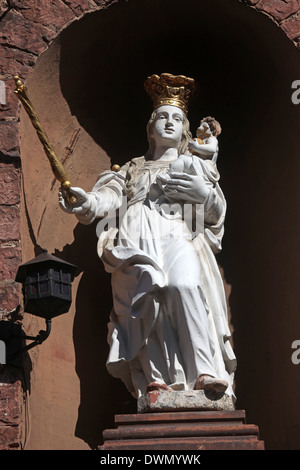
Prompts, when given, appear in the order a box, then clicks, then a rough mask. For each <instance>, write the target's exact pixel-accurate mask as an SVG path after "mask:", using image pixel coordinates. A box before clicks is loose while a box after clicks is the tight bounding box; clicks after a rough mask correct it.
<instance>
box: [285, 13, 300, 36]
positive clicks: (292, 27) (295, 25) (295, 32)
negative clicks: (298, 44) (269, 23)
mask: <svg viewBox="0 0 300 470" xmlns="http://www.w3.org/2000/svg"><path fill="white" fill-rule="evenodd" d="M281 27H282V29H283V30H284V31H285V32H286V34H287V36H288V37H289V38H290V39H292V40H294V39H297V38H299V37H300V14H297V15H295V16H291V17H290V18H288V19H287V20H285V21H283V22H282V23H281Z"/></svg>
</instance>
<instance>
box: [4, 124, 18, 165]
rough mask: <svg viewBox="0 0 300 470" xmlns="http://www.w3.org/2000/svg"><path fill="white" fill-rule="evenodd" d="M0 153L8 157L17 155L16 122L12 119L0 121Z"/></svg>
mask: <svg viewBox="0 0 300 470" xmlns="http://www.w3.org/2000/svg"><path fill="white" fill-rule="evenodd" d="M0 142H1V147H0V153H2V154H3V155H4V156H8V157H19V155H20V146H19V137H18V124H17V123H16V122H14V121H7V122H5V121H2V122H0Z"/></svg>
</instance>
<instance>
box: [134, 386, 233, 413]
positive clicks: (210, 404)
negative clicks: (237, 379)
mask: <svg viewBox="0 0 300 470" xmlns="http://www.w3.org/2000/svg"><path fill="white" fill-rule="evenodd" d="M137 410H138V413H144V412H149V411H171V410H177V411H179V410H215V411H220V410H234V404H233V401H232V398H231V397H229V396H228V395H225V394H216V393H208V392H204V391H203V390H190V391H185V390H183V391H175V390H174V391H173V392H168V391H165V390H161V391H160V390H159V391H153V392H149V393H146V394H145V395H143V396H141V397H140V398H138V401H137Z"/></svg>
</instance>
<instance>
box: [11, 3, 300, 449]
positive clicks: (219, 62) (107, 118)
mask: <svg viewBox="0 0 300 470" xmlns="http://www.w3.org/2000/svg"><path fill="white" fill-rule="evenodd" d="M166 71H167V72H170V73H174V74H185V75H188V76H192V77H194V78H196V79H197V81H198V83H199V93H198V95H197V97H196V98H195V100H194V102H193V104H192V106H191V109H190V114H189V116H190V122H191V128H192V131H193V132H194V131H195V129H196V127H197V125H198V122H199V120H200V119H201V118H202V117H203V116H206V115H213V116H215V117H216V118H217V119H218V120H219V121H220V122H221V125H222V128H223V132H222V135H221V137H220V146H221V151H220V156H219V165H218V166H219V170H220V172H221V183H222V188H223V191H224V193H225V196H226V198H227V201H228V215H227V223H226V233H225V238H224V243H223V252H222V254H221V255H220V256H219V257H218V260H219V263H220V266H221V267H222V271H223V273H224V279H225V282H226V285H227V288H228V293H229V295H228V302H229V306H230V315H231V326H232V329H233V342H234V347H235V351H236V354H237V356H238V371H237V375H236V393H237V396H238V403H237V406H238V407H239V408H243V409H246V412H247V417H248V420H249V421H251V422H255V423H256V424H258V425H259V427H260V430H261V434H262V436H261V438H262V439H264V440H265V441H266V445H267V446H268V448H286V447H288V448H295V447H296V446H297V432H298V430H297V426H298V421H299V419H298V418H299V415H300V408H299V405H298V403H297V398H296V394H295V393H294V390H295V388H296V387H297V386H299V385H300V383H298V382H299V380H300V379H299V374H298V373H297V372H298V371H297V368H296V366H295V365H294V364H293V363H292V362H291V353H292V351H291V343H292V341H293V340H294V339H297V338H296V337H295V335H296V336H297V334H298V333H297V331H298V330H297V328H298V305H299V293H298V288H297V286H298V283H299V270H298V266H299V254H298V238H299V231H300V226H299V225H300V224H299V218H298V207H299V185H298V184H297V179H298V175H299V163H298V162H299V159H298V154H297V144H298V142H297V140H298V137H297V131H296V128H297V126H298V120H299V108H297V106H295V105H294V104H293V103H292V101H291V94H292V89H291V84H292V82H293V81H294V80H296V79H297V78H299V56H298V51H297V50H296V48H295V47H294V45H293V44H292V42H291V41H290V40H289V39H288V38H287V37H286V36H285V34H284V32H283V31H282V30H281V29H279V28H278V27H277V26H276V25H275V24H274V23H273V22H271V21H270V19H269V18H268V17H267V16H264V15H261V14H259V13H257V11H255V10H253V9H249V8H246V7H245V5H242V4H240V3H238V2H236V1H228V2H224V1H222V0H212V1H210V2H196V1H195V0H186V1H185V2H184V7H183V6H182V2H179V1H177V0H176V1H174V0H172V1H171V0H165V1H164V2H159V1H150V0H144V1H143V2H140V1H139V2H138V1H134V0H132V1H131V2H118V3H114V4H112V5H111V6H110V7H109V8H106V9H104V10H99V11H95V12H93V13H89V14H86V15H85V16H83V17H82V18H81V19H80V20H78V21H75V22H73V23H71V24H70V25H69V26H68V27H66V28H65V29H64V30H63V31H62V32H61V33H60V34H59V36H58V37H57V38H56V39H55V40H54V41H53V42H52V43H51V45H50V46H49V47H48V48H47V50H46V51H45V52H44V53H43V54H41V55H40V56H39V58H38V60H37V62H36V65H35V67H34V69H33V71H32V73H31V74H30V76H29V78H28V80H27V85H28V89H29V93H30V96H31V99H32V101H33V103H34V105H35V107H36V111H37V113H38V115H39V116H40V120H41V122H42V124H43V126H44V128H45V129H46V131H47V134H48V136H49V138H50V140H51V141H52V143H53V145H54V147H55V149H56V152H57V154H58V156H59V157H61V158H64V157H66V160H65V166H66V169H67V172H68V174H69V178H70V180H71V182H72V184H73V185H74V186H76V185H79V186H82V187H83V188H84V189H86V190H89V189H91V188H92V186H93V184H94V182H95V180H96V177H97V174H98V173H100V172H101V171H102V170H104V169H107V168H109V167H110V165H111V164H113V163H119V164H122V163H124V162H126V161H127V160H128V159H130V158H132V157H135V156H139V155H142V154H143V153H144V152H145V150H146V149H147V142H146V133H145V126H146V123H147V120H148V118H149V115H150V112H151V103H150V100H149V97H148V96H147V95H146V93H145V92H144V89H143V81H144V79H145V78H146V76H147V75H149V74H152V73H158V74H159V73H162V72H166ZM20 133H21V158H22V174H23V189H24V197H23V205H22V256H23V259H26V260H28V259H29V258H31V257H32V256H34V254H37V253H38V252H39V250H40V249H41V248H47V249H48V251H50V252H52V253H54V254H56V255H57V256H61V257H62V258H64V259H65V260H66V261H70V262H72V263H75V264H77V265H78V266H79V268H80V275H79V276H78V277H77V278H76V281H75V283H74V302H73V306H72V308H71V310H70V312H69V313H68V314H67V315H65V316H63V317H59V318H57V319H55V321H54V325H53V333H52V334H51V337H50V338H49V339H48V340H47V342H46V343H45V344H44V345H43V346H42V347H41V348H39V349H38V350H35V351H33V352H32V354H31V361H32V363H33V364H32V372H31V374H30V415H29V421H30V433H29V436H28V439H27V448H28V449H70V448H74V449H79V448H95V447H96V446H97V445H98V444H99V443H100V442H101V431H102V429H104V428H106V427H108V426H111V424H112V419H113V415H114V414H116V413H119V412H132V411H135V403H134V401H133V400H132V398H131V397H130V396H129V394H128V393H127V391H126V390H125V389H124V387H123V385H122V384H121V383H119V382H118V381H115V380H114V379H112V378H111V377H109V376H108V374H107V372H106V370H105V360H106V355H107V351H108V349H107V345H106V323H107V320H108V315H109V311H110V307H111V296H110V282H109V277H108V275H107V274H106V273H105V272H104V270H103V268H102V265H101V263H100V261H99V260H98V259H97V256H96V242H97V237H96V224H93V225H92V226H89V227H86V226H79V225H78V224H77V223H76V220H75V219H74V218H72V217H68V216H67V215H65V214H64V213H62V212H61V211H60V209H59V208H58V204H57V191H58V183H55V182H54V181H53V177H52V174H51V172H50V168H49V164H48V162H47V160H46V157H45V156H44V154H43V151H42V149H41V146H40V143H39V142H38V140H37V138H36V136H35V134H34V131H33V129H32V127H31V124H30V123H29V121H28V119H27V117H26V116H25V113H24V111H22V113H21V130H20ZM24 323H25V326H26V327H27V328H29V329H32V330H36V328H37V327H38V326H40V324H39V321H38V320H36V319H31V318H30V319H28V318H27V317H26V318H25V321H24ZM291 384H293V385H291ZM278 423H280V426H278V427H277V425H278ZM275 426H276V434H274V427H275Z"/></svg>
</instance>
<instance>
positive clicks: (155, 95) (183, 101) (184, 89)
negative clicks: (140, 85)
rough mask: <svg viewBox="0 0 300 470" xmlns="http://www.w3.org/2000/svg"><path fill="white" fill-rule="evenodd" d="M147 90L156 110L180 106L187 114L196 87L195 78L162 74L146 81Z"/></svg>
mask: <svg viewBox="0 0 300 470" xmlns="http://www.w3.org/2000/svg"><path fill="white" fill-rule="evenodd" d="M145 89H146V91H147V93H148V94H149V95H150V97H151V99H152V101H153V107H154V109H157V108H158V107H159V106H162V105H171V106H178V107H179V108H181V109H182V110H183V111H184V112H185V113H187V112H188V105H189V102H190V100H191V98H192V96H193V94H194V92H195V89H196V85H195V80H194V79H193V78H189V77H185V76H184V75H171V74H170V73H162V74H161V75H160V76H158V75H151V77H148V78H147V79H146V80H145Z"/></svg>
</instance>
